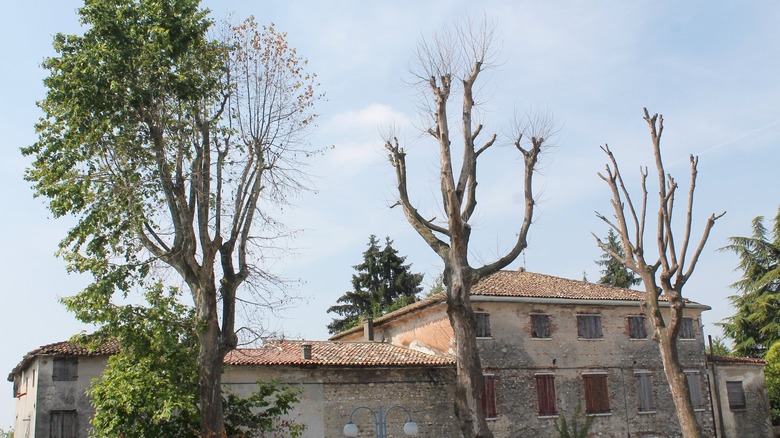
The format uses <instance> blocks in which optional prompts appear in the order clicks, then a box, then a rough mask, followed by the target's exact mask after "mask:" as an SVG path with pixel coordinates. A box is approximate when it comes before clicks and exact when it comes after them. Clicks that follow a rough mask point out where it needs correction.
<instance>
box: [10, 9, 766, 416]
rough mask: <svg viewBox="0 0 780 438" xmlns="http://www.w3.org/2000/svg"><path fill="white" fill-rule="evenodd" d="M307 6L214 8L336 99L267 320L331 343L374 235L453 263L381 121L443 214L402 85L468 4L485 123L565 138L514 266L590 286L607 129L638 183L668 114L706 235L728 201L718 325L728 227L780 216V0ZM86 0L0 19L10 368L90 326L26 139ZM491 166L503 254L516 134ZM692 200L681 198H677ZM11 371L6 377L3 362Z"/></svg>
mask: <svg viewBox="0 0 780 438" xmlns="http://www.w3.org/2000/svg"><path fill="white" fill-rule="evenodd" d="M475 3H476V2H466V1H460V0H450V1H446V0H439V1H428V2H417V1H398V2H381V3H380V2H363V1H347V0H343V1H334V2H327V3H326V2H319V3H315V2H304V1H266V2H257V1H231V2H229V4H230V5H229V8H230V9H227V8H226V7H225V6H223V5H222V4H221V3H219V2H216V1H210V2H206V3H205V5H206V6H208V7H210V8H211V9H212V10H213V16H214V18H217V19H220V18H223V17H225V16H227V14H228V12H229V11H233V12H234V15H235V17H237V18H242V17H245V16H248V15H254V16H255V17H256V19H257V20H258V21H259V22H260V23H266V22H274V23H276V26H277V29H279V30H283V31H287V32H288V33H289V41H290V43H291V44H292V45H293V46H294V47H297V48H298V49H299V52H300V53H301V54H302V55H303V56H305V57H307V58H308V59H309V65H310V68H311V69H312V71H315V72H317V73H318V74H319V77H320V79H321V83H322V87H321V90H322V91H324V92H325V93H326V94H327V101H325V102H322V103H321V104H320V105H319V107H318V112H319V113H320V114H321V116H320V118H319V121H318V128H317V129H315V130H314V131H313V132H312V133H311V137H310V140H311V142H312V143H313V144H315V145H318V146H323V147H328V146H333V149H331V150H330V151H329V152H328V153H327V154H325V155H324V156H323V157H321V158H319V159H318V160H316V161H315V162H314V163H313V165H312V166H311V168H310V169H309V171H310V172H311V173H312V174H313V175H314V176H315V178H314V183H315V185H316V193H310V194H306V195H304V196H302V197H299V198H298V199H296V200H295V204H296V206H295V207H294V208H291V209H287V210H285V212H284V214H283V215H282V217H281V218H282V219H283V220H284V222H285V223H286V224H287V225H288V226H289V227H290V228H291V229H300V230H302V233H301V234H300V235H299V237H298V238H297V239H296V240H295V241H294V242H292V247H294V248H295V254H293V255H290V256H287V257H282V258H279V259H278V260H276V261H275V262H274V265H273V268H274V270H275V271H276V272H278V273H280V274H282V275H284V276H285V277H288V278H293V279H300V280H301V283H300V284H298V285H295V286H293V287H292V288H291V290H290V293H292V294H295V295H297V296H300V297H302V298H303V299H304V300H303V301H300V302H299V305H298V307H295V308H291V309H289V310H284V311H281V312H280V313H279V314H278V315H275V316H273V317H272V319H270V320H269V322H268V325H269V327H270V328H273V329H277V330H280V331H282V332H283V333H285V335H286V336H288V337H293V338H299V337H303V338H309V339H325V338H326V337H327V331H326V328H325V326H326V324H327V323H328V322H329V321H330V319H331V317H330V315H328V314H326V312H325V310H326V309H327V308H328V307H329V306H331V305H332V304H334V303H335V300H336V299H337V298H338V297H339V296H340V295H341V294H342V293H344V292H345V291H347V290H348V289H349V288H350V278H351V275H352V274H353V272H354V270H353V269H352V266H353V265H355V264H357V263H359V262H360V257H361V253H362V252H363V251H364V249H365V245H366V243H367V241H368V236H369V235H370V234H376V235H378V236H380V238H383V237H384V236H390V237H391V238H392V239H394V241H395V244H394V246H395V247H396V248H397V249H398V250H399V251H400V252H401V253H402V254H405V255H408V261H409V262H411V263H412V264H413V269H414V270H415V271H418V272H424V273H425V274H426V285H430V283H431V282H432V280H433V278H434V277H435V276H436V274H437V273H438V272H439V271H440V270H441V263H440V262H439V261H438V259H437V258H436V256H435V255H434V254H433V253H432V252H431V251H430V250H429V249H428V248H427V246H425V245H424V244H423V242H422V241H421V239H420V238H419V237H418V236H417V235H416V234H415V233H414V232H413V231H412V230H411V229H410V227H409V226H408V225H407V223H406V221H405V219H404V217H403V215H402V213H401V212H400V211H399V210H398V209H394V210H390V209H388V205H390V204H392V203H393V198H394V193H393V187H394V186H393V184H394V181H393V173H392V169H391V168H390V166H389V164H388V163H387V161H386V158H385V153H384V150H383V147H382V137H381V131H382V129H383V128H385V127H386V126H388V124H391V123H393V124H395V125H396V126H397V127H399V130H400V138H401V141H402V142H403V144H404V145H405V146H406V148H407V151H408V153H409V155H408V163H409V166H410V168H412V169H411V170H412V172H413V177H414V180H413V181H411V182H410V184H411V191H412V198H413V200H414V201H415V202H417V203H418V204H419V205H421V206H422V209H423V211H428V212H432V214H433V215H435V209H434V208H433V202H435V200H436V199H437V194H436V190H437V189H436V181H435V178H436V163H435V161H434V158H435V157H434V155H433V153H434V151H433V147H434V146H433V145H432V144H431V143H430V142H428V140H427V139H426V138H425V137H423V136H420V135H419V131H418V130H416V128H415V127H417V126H419V124H417V123H415V122H416V121H417V95H416V91H415V89H413V88H412V87H409V86H408V85H406V82H405V79H408V78H409V73H408V71H409V68H408V66H409V65H410V62H411V59H412V52H413V49H414V47H415V44H416V42H417V41H418V40H419V38H420V37H421V36H424V35H430V33H431V32H434V31H437V30H440V29H441V28H442V27H443V26H446V25H449V24H452V23H453V22H455V21H457V20H462V19H463V18H464V17H468V16H475V17H482V16H484V17H486V18H487V19H489V20H495V22H496V25H497V30H498V32H499V35H501V40H502V46H501V60H502V62H501V63H500V65H497V66H496V67H495V68H494V69H492V70H490V71H489V72H488V74H486V75H484V79H486V81H485V82H483V84H484V87H483V88H482V92H483V94H482V97H483V102H484V104H483V105H482V106H481V107H480V109H479V115H480V117H481V120H482V121H483V122H484V123H485V129H486V132H496V133H499V134H503V133H505V132H506V127H507V123H508V122H509V121H510V120H511V119H512V116H513V114H514V113H515V112H519V113H524V112H526V111H527V110H529V109H535V110H540V109H541V110H543V111H549V112H551V113H552V114H554V117H555V120H556V121H557V123H558V124H559V126H560V130H559V132H558V135H557V136H556V138H555V139H554V140H555V145H556V147H555V148H554V150H551V151H550V153H549V154H547V155H545V156H544V158H543V161H542V166H541V171H540V173H539V174H538V175H537V179H536V188H537V194H538V201H539V204H538V208H537V215H536V217H535V221H534V224H533V226H532V228H531V232H530V236H529V244H530V247H529V248H528V250H527V251H526V252H525V254H523V255H522V256H521V257H520V259H519V260H518V261H517V262H516V263H514V264H513V265H512V266H511V268H513V269H514V268H517V267H519V266H525V268H526V269H528V270H530V271H534V272H540V273H546V274H551V275H557V276H561V277H566V278H573V279H581V278H582V276H583V272H585V273H587V277H588V279H589V280H591V281H595V280H597V279H598V277H599V272H598V271H599V269H598V267H597V266H596V265H595V263H594V260H596V259H598V257H599V255H600V253H601V252H600V250H599V249H598V248H597V247H596V245H595V244H594V241H593V237H592V236H591V234H590V233H591V232H595V233H596V234H599V235H604V234H606V228H605V225H603V224H602V223H601V222H600V221H599V220H598V219H597V218H596V217H595V215H594V211H596V210H598V211H600V212H602V213H605V214H607V215H609V214H610V211H609V210H608V209H609V204H608V196H609V191H608V189H607V187H606V185H605V184H604V183H603V182H602V181H601V180H600V179H599V178H598V177H597V175H596V174H597V172H599V171H601V170H602V169H603V168H604V164H605V163H606V161H605V156H604V155H603V154H602V153H601V151H600V149H599V146H600V145H603V144H604V143H608V144H609V145H610V147H611V148H612V150H613V152H614V153H615V154H616V155H617V157H618V159H619V160H620V161H621V163H622V171H623V174H624V177H625V178H626V180H627V181H628V182H629V184H630V185H631V187H633V188H634V189H636V188H637V184H638V181H639V179H638V175H639V174H638V169H639V166H640V165H646V164H652V162H651V156H650V148H649V135H648V132H647V127H646V125H645V122H644V121H643V120H642V107H644V106H646V107H648V109H649V110H650V111H651V113H652V112H658V113H662V114H663V115H664V118H665V132H664V135H665V136H664V141H665V143H664V154H665V158H666V162H667V170H668V171H669V172H670V173H672V174H673V175H675V176H676V177H677V179H678V181H679V182H680V183H682V184H687V181H688V155H689V154H696V155H698V156H699V159H700V162H699V181H698V186H697V190H698V191H697V198H696V204H695V208H694V214H695V218H696V221H695V225H696V228H695V232H694V235H695V236H696V238H697V239H698V235H699V232H700V231H701V226H702V225H703V224H704V221H705V219H706V217H707V216H708V215H709V214H710V213H713V212H718V213H719V212H722V211H724V210H725V211H727V214H726V216H724V217H723V218H722V219H720V220H719V221H718V223H717V224H716V226H715V229H714V230H713V232H712V235H711V237H710V241H709V243H708V245H707V248H706V249H705V251H704V253H703V255H702V259H701V262H700V264H699V266H698V267H697V270H696V272H695V273H694V276H693V278H692V279H691V281H690V282H689V283H688V285H687V286H686V289H685V291H684V292H685V294H686V295H687V296H688V297H689V298H690V299H692V300H694V301H698V302H701V303H705V304H708V305H710V306H712V310H711V311H709V312H705V316H704V322H705V331H706V332H707V333H708V334H713V335H719V334H720V331H719V330H718V328H717V327H714V326H713V324H714V323H715V322H717V321H719V320H721V319H722V318H724V317H726V316H728V315H729V314H731V312H732V310H731V308H730V307H729V303H728V301H727V298H726V297H727V296H728V295H730V294H732V293H733V291H732V290H731V289H729V284H731V283H732V282H734V281H735V280H737V279H738V273H736V272H734V271H733V269H734V267H735V266H736V264H737V259H736V258H735V256H734V255H732V254H730V253H724V252H718V251H717V248H720V247H722V246H724V245H726V244H727V238H728V237H729V236H735V235H747V234H749V233H750V221H751V219H752V218H753V217H755V216H758V215H764V216H767V217H769V218H771V217H773V216H774V214H775V213H776V211H777V207H778V204H780V184H778V177H777V173H776V169H777V163H778V162H780V149H779V148H778V146H779V145H778V143H780V107H779V106H778V102H780V86H778V78H780V27H779V26H777V23H780V4H777V3H776V2H769V1H766V2H739V3H737V2H704V1H691V2H682V3H681V2H671V1H658V2H652V3H642V2H624V1H603V2H598V3H594V2H587V1H549V2H530V1H514V0H506V1H487V2H482V3H480V4H478V5H477V4H475ZM78 6H79V2H77V1H73V0H57V1H53V0H48V1H43V0H42V1H38V2H10V3H9V4H7V5H4V10H5V12H6V13H5V14H4V15H3V18H2V19H1V20H2V23H0V24H2V25H1V26H0V40H2V41H3V42H4V43H3V44H2V49H1V50H2V53H1V54H0V55H1V56H0V59H3V60H4V62H3V68H2V69H0V83H2V84H3V87H0V132H2V133H3V136H2V143H3V148H2V150H1V151H0V153H2V157H1V158H0V169H1V170H0V196H1V197H2V199H3V200H5V202H6V204H5V205H6V214H5V215H3V217H2V219H0V221H2V226H0V237H1V238H2V241H3V243H4V248H5V250H4V251H2V252H0V275H1V276H2V278H3V279H4V280H5V282H4V286H3V288H2V291H3V292H2V294H3V303H4V305H3V308H4V309H5V311H4V315H3V318H2V319H1V320H0V333H2V335H0V336H1V337H0V340H2V345H3V354H2V356H0V370H3V372H4V373H6V372H10V370H11V369H12V368H13V366H14V365H15V364H16V363H17V362H18V361H19V360H20V359H21V358H22V356H23V355H24V353H26V352H27V351H30V350H32V349H34V348H36V347H37V346H39V345H42V344H46V343H50V342H56V341H60V340H63V339H66V338H68V337H69V336H70V335H71V334H73V333H76V332H78V331H79V330H82V329H84V327H83V326H81V325H80V324H78V323H77V322H76V321H75V320H74V319H73V317H72V316H71V315H70V314H68V313H67V312H66V311H65V310H64V308H63V307H62V306H61V305H60V304H59V303H58V301H57V297H61V296H68V295H71V294H73V293H75V292H77V291H78V290H79V289H80V288H81V287H83V286H84V285H85V283H86V279H85V278H79V277H77V276H74V275H69V274H68V273H67V272H66V271H65V268H64V265H63V263H62V262H61V261H59V260H58V259H56V258H55V257H54V255H53V253H54V251H55V250H56V245H57V242H58V241H59V240H60V238H61V237H62V236H63V235H64V233H65V230H66V229H67V227H68V225H69V223H71V222H70V221H69V220H68V219H58V220H53V219H51V215H50V214H49V212H48V211H47V210H46V208H45V205H44V204H43V202H42V201H41V200H40V199H33V198H32V191H31V190H30V188H29V185H28V183H26V182H25V181H23V179H22V174H23V171H24V168H25V167H26V166H27V165H28V164H29V163H28V160H27V159H25V158H23V157H22V156H21V155H20V153H19V148H20V147H22V146H25V145H29V144H30V143H32V142H33V141H35V133H34V129H33V125H34V123H35V121H36V120H37V118H38V117H39V116H40V113H39V111H38V109H37V108H36V106H35V102H36V100H39V99H41V98H42V97H43V96H44V93H45V90H44V88H43V86H42V83H41V81H42V79H43V77H44V71H43V70H42V69H41V68H40V63H41V61H42V60H43V58H44V57H46V56H50V55H52V54H53V52H52V50H51V38H52V36H53V35H54V34H55V33H56V32H65V33H74V32H78V30H79V27H78V20H77V17H76V14H75V9H76V8H77V7H78ZM497 146H498V147H495V148H494V150H491V152H489V153H488V154H486V155H485V157H484V158H485V159H484V161H483V162H482V163H481V166H482V167H481V168H480V175H481V176H482V180H481V181H480V190H481V191H480V207H479V208H480V210H479V213H478V214H477V215H476V222H475V224H474V241H473V249H474V251H473V254H472V260H473V261H474V263H475V264H476V263H477V262H478V261H490V260H492V259H493V258H494V257H495V256H496V255H497V254H500V253H501V252H502V251H504V250H506V249H507V248H508V247H509V245H510V242H512V241H513V236H514V233H515V230H516V229H517V228H518V226H519V221H520V214H521V195H520V194H521V193H522V188H521V187H520V179H519V172H520V169H521V161H520V159H519V158H518V157H517V155H516V154H515V153H513V148H512V147H511V145H510V144H509V143H508V141H504V142H499V144H498V145H497ZM681 210H682V204H681V205H680V209H679V211H681ZM3 375H5V374H3ZM3 388H5V389H4V390H3V391H2V394H4V396H3V397H0V427H2V426H7V425H10V424H12V422H13V406H14V405H13V399H12V398H11V386H10V384H9V383H4V384H3Z"/></svg>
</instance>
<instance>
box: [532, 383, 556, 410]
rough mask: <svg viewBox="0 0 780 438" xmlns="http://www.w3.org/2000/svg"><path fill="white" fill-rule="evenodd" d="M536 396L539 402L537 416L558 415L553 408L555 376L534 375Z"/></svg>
mask: <svg viewBox="0 0 780 438" xmlns="http://www.w3.org/2000/svg"><path fill="white" fill-rule="evenodd" d="M536 396H537V399H538V400H539V415H540V416H552V415H558V410H557V409H556V408H555V376H554V375H552V374H537V375H536Z"/></svg>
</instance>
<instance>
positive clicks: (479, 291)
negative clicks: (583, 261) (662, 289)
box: [471, 271, 689, 302]
mask: <svg viewBox="0 0 780 438" xmlns="http://www.w3.org/2000/svg"><path fill="white" fill-rule="evenodd" d="M471 295H482V296H502V297H529V298H563V299H584V300H615V301H642V300H644V299H645V296H646V295H645V292H642V291H637V290H632V289H623V288H619V287H613V286H607V285H604V284H598V283H588V282H585V281H577V280H569V279H566V278H560V277H553V276H552V275H545V274H537V273H534V272H527V271H499V272H496V273H495V274H493V275H491V276H489V277H486V278H484V279H482V280H480V281H479V282H478V283H477V284H475V285H474V287H472V288H471ZM663 299H664V297H663V296H662V297H661V300H663ZM686 302H689V301H688V300H686Z"/></svg>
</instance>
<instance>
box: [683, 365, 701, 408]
mask: <svg viewBox="0 0 780 438" xmlns="http://www.w3.org/2000/svg"><path fill="white" fill-rule="evenodd" d="M685 377H686V378H687V380H688V393H689V394H690V396H691V404H692V405H693V409H697V410H699V409H704V406H705V405H704V398H703V397H702V395H701V379H700V377H699V372H698V371H685Z"/></svg>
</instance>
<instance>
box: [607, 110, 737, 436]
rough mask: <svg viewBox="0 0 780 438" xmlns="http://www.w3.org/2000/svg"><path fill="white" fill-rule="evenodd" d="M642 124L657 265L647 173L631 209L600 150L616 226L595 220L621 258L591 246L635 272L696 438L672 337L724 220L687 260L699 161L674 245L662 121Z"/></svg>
mask: <svg viewBox="0 0 780 438" xmlns="http://www.w3.org/2000/svg"><path fill="white" fill-rule="evenodd" d="M644 119H645V121H646V122H647V125H648V127H649V128H650V137H651V140H652V150H653V156H654V157H655V167H656V173H657V176H658V212H657V214H656V218H657V219H656V220H657V222H656V230H657V233H656V236H655V243H656V248H657V251H658V259H656V260H654V261H653V260H648V258H647V257H646V255H645V250H646V247H645V224H646V222H645V219H646V215H647V212H648V197H647V175H648V173H647V168H644V169H642V172H641V174H642V184H641V187H642V199H641V204H639V205H635V204H634V201H633V200H632V198H631V196H630V194H629V192H628V190H627V189H626V186H625V184H624V182H623V177H622V176H621V174H620V169H619V167H618V163H617V159H616V158H615V156H614V155H613V154H612V151H611V150H610V149H609V146H607V145H605V146H604V147H602V149H603V150H604V152H605V153H606V154H607V157H608V158H609V160H610V163H608V164H607V166H606V171H605V174H601V173H600V174H599V176H600V177H601V179H603V180H604V181H605V182H606V183H607V185H608V186H609V188H610V190H611V191H612V201H611V203H612V207H613V212H614V217H615V221H612V220H610V219H608V218H607V217H606V216H604V215H602V214H599V213H597V215H598V217H599V218H601V219H602V220H603V221H604V222H606V223H607V224H609V225H610V227H611V228H612V229H613V230H615V231H616V232H617V234H618V236H620V243H621V248H622V250H623V253H622V254H620V253H618V252H617V251H615V250H613V249H611V248H610V247H609V246H608V245H607V244H606V243H605V242H603V241H602V240H601V239H599V238H598V236H596V235H595V234H594V235H593V236H594V237H595V238H596V242H597V243H598V245H599V246H600V247H601V249H603V250H604V251H605V252H606V253H607V254H610V255H612V256H613V257H615V258H616V259H617V260H619V261H620V262H621V263H622V264H624V265H625V266H627V267H628V268H629V269H631V270H632V271H634V272H635V273H636V274H637V275H639V277H640V278H641V279H642V282H643V283H644V287H645V291H646V295H645V300H644V302H643V303H642V308H643V310H644V312H645V315H646V316H647V319H649V320H650V321H652V323H653V332H654V336H653V337H654V338H655V339H656V340H658V346H659V349H660V352H661V361H662V363H663V367H664V373H665V374H666V379H667V381H668V382H669V387H670V389H671V392H672V399H673V401H674V405H675V409H676V412H677V419H678V421H679V422H680V428H681V430H682V433H683V436H684V437H686V438H692V437H700V436H701V427H700V426H699V423H698V422H697V421H696V416H695V415H694V411H693V404H692V403H691V397H690V394H689V392H688V382H687V380H686V377H685V373H684V372H683V369H682V367H681V366H680V360H679V355H678V349H677V336H678V334H679V333H680V329H681V326H682V321H683V308H684V307H685V301H684V299H683V295H682V289H683V286H684V285H685V283H686V282H687V281H688V279H689V278H690V277H691V274H693V270H694V268H695V267H696V264H697V263H698V261H699V256H700V255H701V252H702V250H703V249H704V245H705V243H706V242H707V238H708V237H709V234H710V230H711V229H712V227H713V226H714V225H715V221H716V220H717V219H718V218H720V217H721V216H723V215H724V214H725V212H724V213H721V214H720V215H715V214H713V215H711V216H710V217H709V218H708V219H707V222H706V224H705V226H704V230H703V232H702V236H701V240H700V241H699V244H698V246H697V247H696V248H695V249H694V251H693V254H692V255H691V258H690V260H688V259H687V257H688V255H689V254H688V250H689V244H690V243H691V228H692V222H693V198H694V189H695V187H696V176H697V172H698V171H697V165H698V162H699V160H698V158H696V157H694V156H693V155H691V157H690V162H691V180H690V186H689V190H688V200H687V201H688V202H687V210H686V214H685V216H684V219H685V224H684V225H685V228H684V229H683V231H682V235H681V236H680V235H679V234H678V236H677V237H681V239H680V240H675V234H674V231H673V227H672V211H673V207H674V199H675V194H676V192H677V188H678V186H677V182H676V181H675V180H674V179H673V178H672V176H671V175H667V174H666V172H665V170H664V164H663V160H662V157H661V135H662V133H663V129H664V125H663V116H659V115H658V114H654V115H652V116H650V114H649V113H648V112H647V109H644ZM660 297H663V299H664V300H665V301H666V302H667V303H668V305H669V312H668V320H665V319H664V315H663V312H662V310H661V306H660V305H659V298H660Z"/></svg>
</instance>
